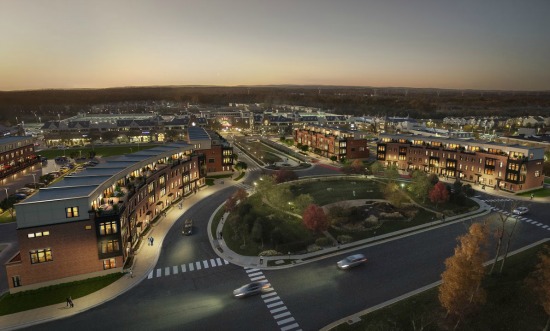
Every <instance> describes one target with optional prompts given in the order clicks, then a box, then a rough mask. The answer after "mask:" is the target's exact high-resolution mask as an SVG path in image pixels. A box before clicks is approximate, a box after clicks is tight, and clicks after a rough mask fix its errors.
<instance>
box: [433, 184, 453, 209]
mask: <svg viewBox="0 0 550 331" xmlns="http://www.w3.org/2000/svg"><path fill="white" fill-rule="evenodd" d="M429 196H430V201H431V202H432V203H435V207H436V208H437V206H438V205H439V204H440V203H442V202H447V201H449V191H448V190H447V186H445V184H444V183H442V182H438V183H437V184H435V185H434V187H433V188H432V189H431V190H430V193H429Z"/></svg>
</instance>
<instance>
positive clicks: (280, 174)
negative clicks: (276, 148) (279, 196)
mask: <svg viewBox="0 0 550 331" xmlns="http://www.w3.org/2000/svg"><path fill="white" fill-rule="evenodd" d="M273 177H274V179H275V183H277V184H280V183H284V182H289V181H292V180H296V179H298V176H297V175H296V173H295V172H294V171H292V170H286V169H282V170H277V171H276V172H275V174H274V175H273Z"/></svg>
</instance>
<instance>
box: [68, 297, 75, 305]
mask: <svg viewBox="0 0 550 331" xmlns="http://www.w3.org/2000/svg"><path fill="white" fill-rule="evenodd" d="M68 300H69V305H70V306H71V308H73V307H74V303H73V298H71V296H70V295H69V298H68Z"/></svg>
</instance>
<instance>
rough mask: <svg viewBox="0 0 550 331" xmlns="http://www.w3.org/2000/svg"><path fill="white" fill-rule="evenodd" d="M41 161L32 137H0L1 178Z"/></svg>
mask: <svg viewBox="0 0 550 331" xmlns="http://www.w3.org/2000/svg"><path fill="white" fill-rule="evenodd" d="M38 162H40V159H39V158H38V156H37V155H36V154H35V152H34V142H33V138H32V137H25V136H13V137H2V138H0V179H2V178H6V177H8V176H10V175H13V174H15V173H17V172H19V171H21V170H23V169H26V168H28V167H30V166H32V165H33V164H36V163H38Z"/></svg>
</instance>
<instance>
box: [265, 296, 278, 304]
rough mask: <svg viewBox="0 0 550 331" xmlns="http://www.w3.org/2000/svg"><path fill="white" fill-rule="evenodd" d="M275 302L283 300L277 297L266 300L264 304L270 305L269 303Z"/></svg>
mask: <svg viewBox="0 0 550 331" xmlns="http://www.w3.org/2000/svg"><path fill="white" fill-rule="evenodd" d="M275 300H281V298H279V297H278V296H276V297H273V298H268V299H265V300H264V302H265V303H269V302H271V301H275Z"/></svg>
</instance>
